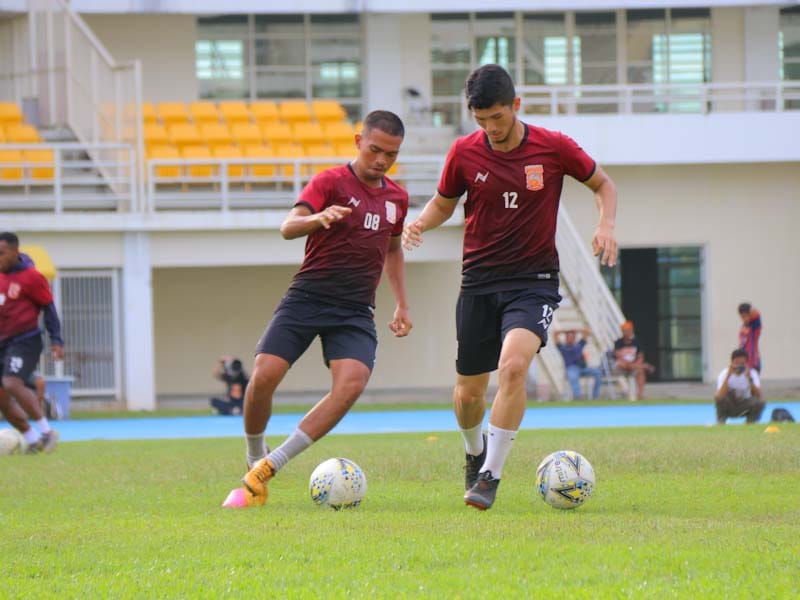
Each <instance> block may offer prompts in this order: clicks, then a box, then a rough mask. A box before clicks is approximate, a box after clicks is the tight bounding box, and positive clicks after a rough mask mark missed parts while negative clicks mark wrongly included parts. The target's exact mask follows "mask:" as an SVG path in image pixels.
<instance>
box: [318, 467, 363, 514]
mask: <svg viewBox="0 0 800 600" xmlns="http://www.w3.org/2000/svg"><path fill="white" fill-rule="evenodd" d="M308 490H309V492H311V500H313V501H314V504H316V505H317V506H320V507H329V508H332V509H334V510H340V509H342V508H355V507H356V506H358V505H359V504H361V501H362V500H363V499H364V495H365V494H366V493H367V477H366V475H364V471H362V470H361V467H359V466H358V465H357V464H356V463H354V462H353V461H352V460H347V459H346V458H329V459H328V460H326V461H325V462H323V463H321V464H320V465H319V466H318V467H317V468H316V469H314V472H313V473H311V479H310V480H309V482H308Z"/></svg>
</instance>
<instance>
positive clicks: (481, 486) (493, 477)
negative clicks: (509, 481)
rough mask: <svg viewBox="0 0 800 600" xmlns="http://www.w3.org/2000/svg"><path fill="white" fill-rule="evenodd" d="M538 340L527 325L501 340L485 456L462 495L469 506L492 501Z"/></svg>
mask: <svg viewBox="0 0 800 600" xmlns="http://www.w3.org/2000/svg"><path fill="white" fill-rule="evenodd" d="M541 344H542V341H541V340H540V339H539V337H538V336H537V335H536V334H535V333H533V332H532V331H529V330H527V329H512V330H511V331H509V332H508V333H507V334H506V337H505V339H504V340H503V347H502V349H501V351H500V362H499V365H498V389H497V394H496V396H495V399H494V402H493V403H492V411H491V413H490V414H489V437H488V442H487V450H486V460H485V461H484V463H483V466H482V467H481V468H480V472H479V474H478V479H477V481H476V483H475V485H474V486H472V488H471V489H470V490H469V491H467V493H466V494H465V496H464V501H465V502H466V503H467V504H469V505H470V506H474V507H475V508H478V509H481V510H486V509H488V508H490V507H491V506H492V504H493V503H494V499H495V495H496V493H497V487H498V486H499V485H500V478H501V476H502V472H503V464H504V463H505V461H506V458H507V457H508V453H509V452H510V451H511V446H512V444H513V442H514V439H515V438H516V436H517V431H519V426H520V424H521V423H522V417H523V416H524V415H525V405H526V402H527V392H526V389H525V381H526V376H527V373H528V367H529V366H530V364H531V360H533V357H534V356H535V355H536V352H537V351H538V350H539V347H540V346H541Z"/></svg>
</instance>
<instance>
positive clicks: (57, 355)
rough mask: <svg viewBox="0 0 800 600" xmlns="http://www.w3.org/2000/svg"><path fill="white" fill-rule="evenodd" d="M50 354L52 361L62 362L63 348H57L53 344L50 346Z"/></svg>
mask: <svg viewBox="0 0 800 600" xmlns="http://www.w3.org/2000/svg"><path fill="white" fill-rule="evenodd" d="M50 354H51V355H52V357H53V360H64V346H57V345H56V344H53V345H52V346H50Z"/></svg>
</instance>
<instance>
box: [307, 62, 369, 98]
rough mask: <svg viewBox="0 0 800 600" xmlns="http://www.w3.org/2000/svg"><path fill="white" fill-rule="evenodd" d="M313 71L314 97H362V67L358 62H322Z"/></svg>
mask: <svg viewBox="0 0 800 600" xmlns="http://www.w3.org/2000/svg"><path fill="white" fill-rule="evenodd" d="M313 73H314V75H313V80H312V85H313V90H312V95H313V96H314V98H359V97H361V69H360V65H358V64H357V63H347V62H342V63H335V62H330V63H321V64H319V65H317V66H316V67H315V68H314V70H313Z"/></svg>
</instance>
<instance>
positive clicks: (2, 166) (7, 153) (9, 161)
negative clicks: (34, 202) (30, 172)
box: [0, 149, 22, 180]
mask: <svg viewBox="0 0 800 600" xmlns="http://www.w3.org/2000/svg"><path fill="white" fill-rule="evenodd" d="M21 162H22V153H21V152H20V151H19V150H2V149H0V180H12V179H22V166H21V165H20V164H19V163H21Z"/></svg>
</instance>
